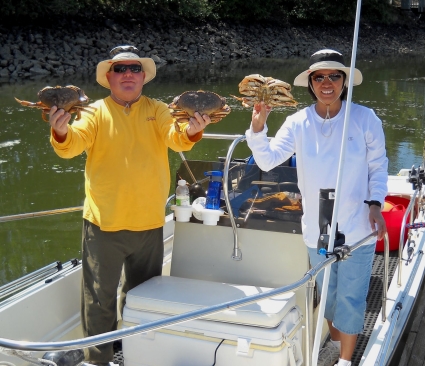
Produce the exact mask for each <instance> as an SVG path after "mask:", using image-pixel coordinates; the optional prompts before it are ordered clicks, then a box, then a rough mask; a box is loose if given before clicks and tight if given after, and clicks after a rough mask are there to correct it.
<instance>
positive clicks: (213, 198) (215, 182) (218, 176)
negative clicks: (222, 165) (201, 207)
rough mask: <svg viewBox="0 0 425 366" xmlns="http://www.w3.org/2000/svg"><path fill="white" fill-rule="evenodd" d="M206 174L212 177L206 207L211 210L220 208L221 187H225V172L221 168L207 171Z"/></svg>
mask: <svg viewBox="0 0 425 366" xmlns="http://www.w3.org/2000/svg"><path fill="white" fill-rule="evenodd" d="M204 175H205V176H206V177H210V182H209V184H208V191H207V200H206V202H205V208H207V209H210V210H219V209H220V196H221V189H222V188H223V183H222V180H223V172H222V171H220V170H211V171H208V172H205V173H204Z"/></svg>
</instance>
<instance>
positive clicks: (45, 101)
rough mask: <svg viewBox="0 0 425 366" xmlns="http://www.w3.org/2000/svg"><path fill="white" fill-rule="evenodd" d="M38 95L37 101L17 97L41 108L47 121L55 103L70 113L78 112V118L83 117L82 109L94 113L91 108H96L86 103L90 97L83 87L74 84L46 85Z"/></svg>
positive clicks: (25, 103) (28, 105) (27, 105)
mask: <svg viewBox="0 0 425 366" xmlns="http://www.w3.org/2000/svg"><path fill="white" fill-rule="evenodd" d="M37 96H38V98H39V101H38V102H36V103H33V102H28V101H25V100H19V99H17V98H15V99H16V101H17V102H18V103H20V104H21V105H23V106H25V107H33V108H38V109H41V110H42V117H43V120H44V121H46V122H48V119H47V114H49V111H50V108H51V107H53V106H54V105H55V106H57V107H58V109H64V110H65V111H67V112H69V113H77V117H76V118H75V119H76V120H78V119H80V118H81V111H86V112H89V113H93V112H92V111H90V109H92V110H93V109H94V110H95V109H96V108H94V107H91V106H85V105H84V104H86V103H87V102H88V100H89V98H88V97H87V95H85V94H84V91H83V90H82V89H80V88H79V87H77V86H74V85H67V86H65V87H61V86H55V87H51V86H46V87H45V88H43V89H41V90H40V91H39V92H38V93H37Z"/></svg>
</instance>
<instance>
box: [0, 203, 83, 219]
mask: <svg viewBox="0 0 425 366" xmlns="http://www.w3.org/2000/svg"><path fill="white" fill-rule="evenodd" d="M82 210H83V206H77V207H68V208H58V209H55V210H48V211H38V212H30V213H23V214H18V215H9V216H1V217H0V222H7V221H16V220H23V219H29V218H34V217H42V216H50V215H59V214H63V213H67V212H76V211H82Z"/></svg>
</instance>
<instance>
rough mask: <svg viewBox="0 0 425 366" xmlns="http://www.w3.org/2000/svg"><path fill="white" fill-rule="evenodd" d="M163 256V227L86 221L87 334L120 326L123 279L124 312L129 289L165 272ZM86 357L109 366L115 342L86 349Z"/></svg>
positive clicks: (84, 300) (84, 291) (84, 295)
mask: <svg viewBox="0 0 425 366" xmlns="http://www.w3.org/2000/svg"><path fill="white" fill-rule="evenodd" d="M163 256H164V245H163V228H162V227H160V228H158V229H152V230H146V231H129V230H121V231H113V232H109V231H102V230H100V228H99V227H98V226H96V225H94V224H92V223H91V222H89V221H87V220H84V222H83V239H82V264H83V279H82V287H81V292H82V296H81V324H82V327H83V332H84V336H85V337H89V336H93V335H98V334H101V333H105V332H110V331H113V330H116V329H117V289H118V285H119V282H120V279H121V287H120V293H119V295H120V303H119V306H118V308H119V309H120V311H121V312H122V310H123V308H124V303H125V296H126V294H127V291H128V290H130V289H132V288H133V287H136V286H137V285H139V284H141V283H142V282H144V281H146V280H148V279H149V278H151V277H154V276H160V275H161V272H162V262H163ZM121 274H122V276H121ZM84 356H85V359H86V361H87V362H90V363H93V364H96V365H106V364H108V362H110V361H112V360H113V356H114V353H113V343H106V344H101V345H98V346H95V347H89V348H85V349H84Z"/></svg>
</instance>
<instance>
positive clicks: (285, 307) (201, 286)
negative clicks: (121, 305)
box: [126, 276, 295, 328]
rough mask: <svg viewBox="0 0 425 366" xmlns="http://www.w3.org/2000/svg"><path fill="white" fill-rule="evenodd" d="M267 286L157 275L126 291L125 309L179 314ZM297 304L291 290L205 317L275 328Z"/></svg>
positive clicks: (256, 292) (226, 300)
mask: <svg viewBox="0 0 425 366" xmlns="http://www.w3.org/2000/svg"><path fill="white" fill-rule="evenodd" d="M269 290H271V288H267V287H256V286H244V285H233V284H228V283H219V282H212V281H204V280H197V279H190V278H181V277H174V276H157V277H153V278H151V279H149V280H148V281H146V282H144V283H142V284H140V285H139V286H137V287H135V288H133V289H131V290H130V291H129V292H128V293H127V298H126V311H127V312H128V311H129V310H130V311H132V310H136V311H139V312H140V311H141V312H148V313H157V314H158V313H159V314H166V315H178V314H182V313H186V312H189V311H194V310H198V309H202V308H204V307H208V306H212V305H217V304H221V303H224V302H228V301H232V300H237V299H243V298H245V297H246V296H248V295H254V294H258V293H264V292H267V291H269ZM294 306H295V295H294V293H293V292H289V293H286V294H283V295H279V296H274V297H273V298H269V299H265V300H261V301H259V302H257V303H253V304H250V305H246V306H243V307H239V308H236V309H229V310H226V311H224V312H220V313H217V314H212V315H209V316H207V317H205V318H204V319H205V320H213V321H218V322H224V323H234V324H242V325H249V326H256V327H265V328H275V327H277V326H278V325H279V324H280V322H281V321H282V319H283V318H284V316H285V315H286V314H287V313H288V312H289V311H290V310H291V309H292V308H293V307H294Z"/></svg>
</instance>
